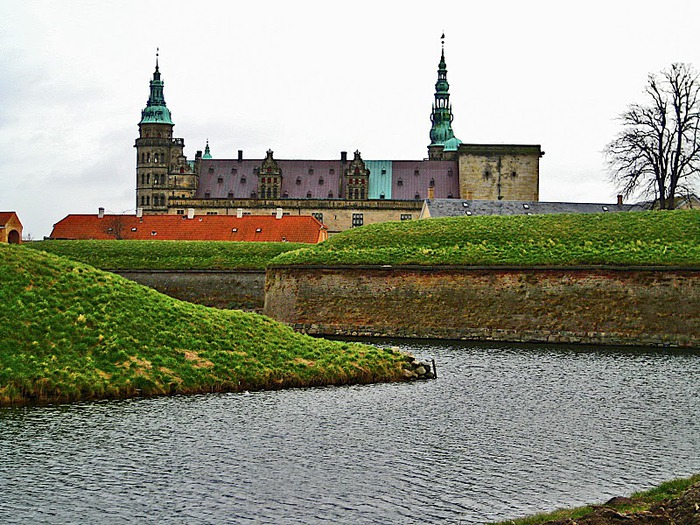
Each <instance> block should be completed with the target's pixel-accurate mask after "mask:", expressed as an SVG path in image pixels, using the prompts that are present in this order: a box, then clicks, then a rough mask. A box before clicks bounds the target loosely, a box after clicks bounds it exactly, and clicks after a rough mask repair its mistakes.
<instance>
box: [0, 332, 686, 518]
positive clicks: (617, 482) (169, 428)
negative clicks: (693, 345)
mask: <svg viewBox="0 0 700 525" xmlns="http://www.w3.org/2000/svg"><path fill="white" fill-rule="evenodd" d="M380 343H381V344H387V345H395V344H398V345H399V346H401V347H402V348H403V349H405V350H409V351H411V352H413V353H415V354H416V355H417V356H419V357H434V358H435V360H436V361H437V364H438V375H439V378H438V379H437V380H434V381H420V382H414V383H408V384H381V385H370V386H354V387H330V388H316V389H298V390H286V391H274V392H252V393H249V394H217V395H202V396H191V397H172V398H156V399H135V400H128V401H106V402H96V403H83V404H74V405H61V406H46V407H25V408H13V409H0V450H2V461H0V492H1V493H2V495H3V497H2V498H0V522H2V523H77V522H93V523H95V522H101V523H134V522H139V523H164V522H167V523H455V524H456V523H462V524H467V523H482V522H485V521H493V520H498V519H507V518H513V517H518V516H521V515H525V514H529V513H533V512H536V511H544V510H551V509H553V508H557V507H562V506H570V505H579V504H583V503H588V502H592V501H604V500H606V499H609V498H610V497H612V496H615V495H623V494H628V493H630V492H633V491H635V490H641V489H645V488H648V487H650V486H651V485H654V484H656V483H658V482H661V481H664V480H667V479H670V478H674V477H678V476H686V475H689V474H691V473H695V472H700V437H699V436H700V402H699V401H700V400H699V390H698V384H700V351H675V350H648V349H633V348H627V349H616V348H589V347H562V346H524V345H522V346H517V345H508V344H497V345H486V344H473V343H450V342H445V341H441V342H416V341H398V342H396V341H381V342H380Z"/></svg>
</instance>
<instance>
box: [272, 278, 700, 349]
mask: <svg viewBox="0 0 700 525" xmlns="http://www.w3.org/2000/svg"><path fill="white" fill-rule="evenodd" d="M265 291H266V294H265V308H264V313H265V314H266V315H268V316H270V317H272V318H274V319H276V320H278V321H282V322H285V323H288V324H290V325H292V326H295V327H296V328H298V329H301V330H303V331H307V332H310V333H316V334H337V335H367V336H391V337H418V338H444V339H473V340H502V341H514V342H558V343H586V344H607V345H640V346H678V347H700V318H699V317H698V315H697V312H698V311H699V310H700V269H694V270H693V269H671V268H638V269H635V268H593V267H591V268H495V267H484V268H473V267H461V268H460V267H454V268H444V267H432V268H431V267H420V268H417V267H405V268H401V267H345V268H285V267H278V268H269V269H268V272H267V277H266V284H265Z"/></svg>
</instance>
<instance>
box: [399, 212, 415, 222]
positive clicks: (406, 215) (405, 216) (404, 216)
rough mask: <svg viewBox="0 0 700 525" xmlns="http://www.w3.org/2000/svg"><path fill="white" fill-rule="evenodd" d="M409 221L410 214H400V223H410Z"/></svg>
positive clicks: (411, 217)
mask: <svg viewBox="0 0 700 525" xmlns="http://www.w3.org/2000/svg"><path fill="white" fill-rule="evenodd" d="M411 219H413V216H412V215H411V214H410V213H402V214H401V220H402V221H410V220H411Z"/></svg>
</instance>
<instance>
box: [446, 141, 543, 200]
mask: <svg viewBox="0 0 700 525" xmlns="http://www.w3.org/2000/svg"><path fill="white" fill-rule="evenodd" d="M542 155H544V153H543V152H542V150H541V149H540V147H539V146H526V145H521V146H518V145H488V144H462V145H460V147H459V151H458V158H459V194H460V198H462V199H475V200H507V201H538V200H539V198H540V197H539V196H540V189H539V178H540V162H539V161H540V157H541V156H542Z"/></svg>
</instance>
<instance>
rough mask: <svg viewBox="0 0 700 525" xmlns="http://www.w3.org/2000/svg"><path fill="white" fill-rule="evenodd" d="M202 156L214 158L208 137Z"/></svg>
mask: <svg viewBox="0 0 700 525" xmlns="http://www.w3.org/2000/svg"><path fill="white" fill-rule="evenodd" d="M202 158H203V159H210V158H212V156H211V151H210V150H209V139H207V145H206V146H205V147H204V155H202Z"/></svg>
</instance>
